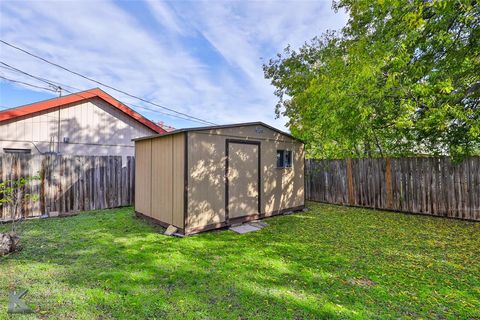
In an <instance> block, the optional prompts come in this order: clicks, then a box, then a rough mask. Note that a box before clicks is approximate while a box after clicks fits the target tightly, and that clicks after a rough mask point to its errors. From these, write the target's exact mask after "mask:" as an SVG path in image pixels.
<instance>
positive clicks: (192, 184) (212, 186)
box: [187, 132, 225, 228]
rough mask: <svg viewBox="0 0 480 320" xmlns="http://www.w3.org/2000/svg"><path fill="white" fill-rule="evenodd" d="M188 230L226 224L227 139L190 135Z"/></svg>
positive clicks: (197, 134) (195, 133)
mask: <svg viewBox="0 0 480 320" xmlns="http://www.w3.org/2000/svg"><path fill="white" fill-rule="evenodd" d="M187 212H188V216H187V227H188V228H196V227H201V226H205V225H209V224H215V223H220V222H223V221H225V137H222V136H217V135H206V134H199V133H197V132H189V133H188V209H187Z"/></svg>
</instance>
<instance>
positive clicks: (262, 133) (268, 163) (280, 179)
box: [187, 126, 304, 228]
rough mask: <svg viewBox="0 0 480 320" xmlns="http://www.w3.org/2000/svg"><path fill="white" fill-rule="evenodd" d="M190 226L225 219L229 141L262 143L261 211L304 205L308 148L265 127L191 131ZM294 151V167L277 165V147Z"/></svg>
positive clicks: (193, 226) (268, 212)
mask: <svg viewBox="0 0 480 320" xmlns="http://www.w3.org/2000/svg"><path fill="white" fill-rule="evenodd" d="M188 136H189V146H188V150H189V152H188V175H189V188H188V210H187V211H188V216H187V228H198V227H203V226H206V225H211V224H216V223H220V222H224V221H225V141H226V139H229V138H230V139H241V140H242V139H243V140H253V141H260V143H261V173H262V176H261V178H260V181H261V193H262V194H261V214H264V215H265V216H270V215H273V214H275V213H277V212H278V211H280V210H285V209H289V208H294V207H299V206H303V205H304V147H303V144H302V143H301V142H299V141H297V140H295V139H292V138H290V137H288V136H285V135H283V134H280V133H278V132H275V131H273V130H270V129H268V128H265V127H261V126H245V127H236V128H225V129H215V130H202V131H196V132H189V134H188ZM278 149H282V150H292V151H293V166H292V168H285V169H279V168H276V155H277V150H278Z"/></svg>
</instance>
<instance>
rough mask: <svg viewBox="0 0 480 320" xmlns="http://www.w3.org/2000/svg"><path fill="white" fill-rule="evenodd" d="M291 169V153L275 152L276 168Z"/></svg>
mask: <svg viewBox="0 0 480 320" xmlns="http://www.w3.org/2000/svg"><path fill="white" fill-rule="evenodd" d="M291 167H292V151H290V150H277V168H291Z"/></svg>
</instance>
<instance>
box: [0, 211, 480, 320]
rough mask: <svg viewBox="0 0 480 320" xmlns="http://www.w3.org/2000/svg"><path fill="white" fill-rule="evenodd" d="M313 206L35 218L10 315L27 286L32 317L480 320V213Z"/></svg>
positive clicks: (7, 261)
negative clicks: (246, 216)
mask: <svg viewBox="0 0 480 320" xmlns="http://www.w3.org/2000/svg"><path fill="white" fill-rule="evenodd" d="M309 207H310V209H311V210H310V212H307V213H300V214H295V215H290V216H281V217H275V218H271V219H268V220H266V221H267V222H268V223H269V227H267V228H265V229H263V230H261V231H259V232H255V233H250V234H245V235H237V234H235V233H233V232H231V231H226V230H223V231H215V232H207V233H203V234H200V235H196V236H192V237H188V238H173V237H167V236H163V235H162V234H161V231H162V229H161V228H158V227H155V226H153V225H151V224H148V223H147V222H144V221H143V220H140V219H137V218H135V217H134V216H133V210H132V209H131V208H123V209H115V210H104V211H94V212H88V213H82V214H80V215H78V216H75V217H70V218H56V219H43V220H32V221H28V222H26V223H24V225H23V227H22V228H23V229H24V231H23V247H24V249H23V250H22V251H21V252H19V253H15V254H12V255H9V256H7V257H4V258H0V318H8V315H7V313H6V311H7V294H8V290H9V289H18V288H28V289H29V293H28V294H27V295H26V296H25V298H24V300H25V301H27V303H28V305H29V306H31V307H32V308H33V309H34V310H35V315H31V316H28V318H35V317H37V318H59V319H72V318H77V319H110V318H112V319H113V318H115V319H118V318H120V319H121V318H133V319H135V318H137V319H144V318H158V319H163V318H169V319H323V318H346V319H349V318H355V319H375V318H378V319H380V318H382V319H384V318H393V319H397V318H432V319H443V318H447V319H448V318H450V319H458V318H462V319H469V318H471V319H479V318H480V223H472V222H464V221H456V220H447V219H439V218H431V217H424V216H412V215H405V214H399V213H389V212H381V211H373V210H364V209H356V208H344V207H339V206H333V205H321V204H313V203H311V204H309ZM1 229H3V230H7V229H8V225H7V226H6V225H3V226H0V230H1ZM12 318H18V316H16V317H12Z"/></svg>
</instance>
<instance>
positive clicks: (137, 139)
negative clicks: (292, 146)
mask: <svg viewBox="0 0 480 320" xmlns="http://www.w3.org/2000/svg"><path fill="white" fill-rule="evenodd" d="M244 126H262V127H265V128H268V129H270V130H273V131H275V132H278V133H280V134H282V135H285V136H287V137H290V138H292V139H295V140H298V141H300V142H302V143H303V141H302V140H300V139H298V138H296V137H294V136H292V135H291V134H290V133H287V132H284V131H282V130H279V129H277V128H275V127H272V126H270V125H268V124H266V123H263V122H261V121H256V122H243V123H233V124H224V125H218V126H206V127H193V128H183V129H176V130H173V131H170V132H166V133H161V134H154V135H150V136H145V137H139V138H136V139H132V141H140V140H148V139H153V138H160V137H165V136H170V135H174V134H177V133H182V132H191V131H205V130H216V129H227V128H236V127H244Z"/></svg>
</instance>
